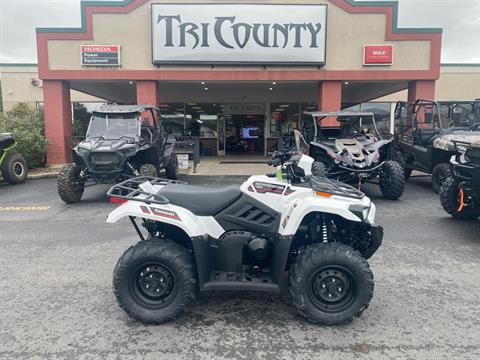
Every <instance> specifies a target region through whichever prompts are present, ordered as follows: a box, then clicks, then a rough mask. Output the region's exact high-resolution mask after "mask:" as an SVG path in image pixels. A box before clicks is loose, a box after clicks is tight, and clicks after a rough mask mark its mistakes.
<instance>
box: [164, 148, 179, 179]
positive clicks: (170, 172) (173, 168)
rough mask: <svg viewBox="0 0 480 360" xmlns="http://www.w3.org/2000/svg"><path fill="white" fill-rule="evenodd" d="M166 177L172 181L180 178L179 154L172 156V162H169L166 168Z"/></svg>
mask: <svg viewBox="0 0 480 360" xmlns="http://www.w3.org/2000/svg"><path fill="white" fill-rule="evenodd" d="M165 176H166V177H167V179H170V180H177V178H178V158H177V154H172V155H171V156H170V161H169V162H168V165H167V167H166V168H165Z"/></svg>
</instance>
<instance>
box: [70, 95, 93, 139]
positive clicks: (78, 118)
mask: <svg viewBox="0 0 480 360" xmlns="http://www.w3.org/2000/svg"><path fill="white" fill-rule="evenodd" d="M91 115H92V114H91V113H89V112H88V110H87V108H86V107H85V106H84V105H83V104H82V103H77V102H74V103H73V129H72V135H73V137H74V138H77V139H78V138H83V137H84V136H85V134H86V133H87V129H88V123H89V122H90V117H91Z"/></svg>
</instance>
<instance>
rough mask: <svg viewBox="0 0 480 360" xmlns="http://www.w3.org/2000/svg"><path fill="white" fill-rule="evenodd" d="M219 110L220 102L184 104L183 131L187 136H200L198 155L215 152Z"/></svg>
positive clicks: (220, 110)
mask: <svg viewBox="0 0 480 360" xmlns="http://www.w3.org/2000/svg"><path fill="white" fill-rule="evenodd" d="M221 112H222V108H221V105H220V104H212V103H195V102H188V103H186V104H185V132H186V134H187V135H189V136H193V137H199V138H200V155H204V156H209V155H216V154H217V136H218V135H217V133H218V130H217V128H218V116H219V114H221Z"/></svg>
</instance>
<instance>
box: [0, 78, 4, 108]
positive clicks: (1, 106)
mask: <svg viewBox="0 0 480 360" xmlns="http://www.w3.org/2000/svg"><path fill="white" fill-rule="evenodd" d="M2 112H3V99H2V82H1V81H0V113H2Z"/></svg>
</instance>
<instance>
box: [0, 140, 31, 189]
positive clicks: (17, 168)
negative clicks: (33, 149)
mask: <svg viewBox="0 0 480 360" xmlns="http://www.w3.org/2000/svg"><path fill="white" fill-rule="evenodd" d="M16 146H17V143H16V142H15V138H14V137H13V135H12V134H11V133H0V173H1V175H2V177H3V179H4V180H5V181H6V182H8V183H10V184H20V183H22V182H24V181H25V179H26V178H27V162H26V161H25V159H24V158H23V156H21V155H20V154H17V153H16V152H15V151H14V149H15V147H16Z"/></svg>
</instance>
